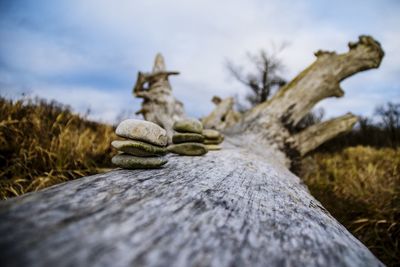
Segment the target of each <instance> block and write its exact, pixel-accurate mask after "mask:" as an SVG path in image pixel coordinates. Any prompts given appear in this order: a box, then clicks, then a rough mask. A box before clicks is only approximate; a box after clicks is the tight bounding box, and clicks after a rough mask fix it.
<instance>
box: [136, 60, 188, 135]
mask: <svg viewBox="0 0 400 267" xmlns="http://www.w3.org/2000/svg"><path fill="white" fill-rule="evenodd" d="M177 74H179V72H176V71H167V70H166V67H165V62H164V58H163V56H162V55H161V54H157V56H156V58H155V60H154V66H153V71H152V72H151V73H142V72H139V73H138V77H137V81H136V84H135V86H134V88H133V94H134V95H135V96H136V97H139V98H143V102H142V108H141V110H139V111H138V112H137V114H142V115H143V117H144V118H145V119H146V120H148V121H151V122H154V123H157V124H158V125H160V126H161V127H163V128H164V129H165V130H166V131H167V134H168V138H169V141H170V142H171V139H172V135H173V129H172V126H173V124H174V122H175V121H177V120H180V119H182V118H184V117H185V111H184V108H183V104H182V102H180V101H179V100H177V99H176V98H175V97H174V96H173V94H172V88H171V84H170V83H169V80H168V78H169V76H170V75H177Z"/></svg>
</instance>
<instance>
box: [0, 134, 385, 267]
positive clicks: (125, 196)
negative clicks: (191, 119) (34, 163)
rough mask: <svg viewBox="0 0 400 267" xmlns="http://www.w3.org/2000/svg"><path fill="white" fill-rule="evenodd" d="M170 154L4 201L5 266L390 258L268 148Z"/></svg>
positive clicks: (0, 247) (363, 262) (329, 262)
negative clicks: (158, 162) (148, 166)
mask: <svg viewBox="0 0 400 267" xmlns="http://www.w3.org/2000/svg"><path fill="white" fill-rule="evenodd" d="M240 143H241V141H240V140H238V139H232V138H229V137H228V138H227V141H225V142H224V149H223V150H221V151H215V152H209V153H208V154H207V155H205V156H202V157H182V156H171V155H170V156H168V157H169V160H170V162H169V163H168V164H167V165H166V166H165V167H164V168H161V169H157V170H135V171H129V170H115V171H111V172H109V173H105V174H99V175H94V176H90V177H84V178H81V179H78V180H75V181H71V182H68V183H65V184H61V185H57V186H54V187H51V188H49V189H46V190H43V191H42V192H37V193H32V194H27V195H25V196H22V197H18V198H15V199H11V200H9V201H5V202H2V203H0V236H1V238H0V262H1V263H2V266H218V267H220V266H382V265H383V264H382V263H380V262H379V260H378V259H376V258H375V257H374V256H373V255H372V254H371V252H370V251H369V250H368V249H367V248H366V247H365V246H364V245H363V244H361V243H360V242H359V241H358V240H357V239H356V238H355V237H353V236H352V235H351V234H350V233H349V232H348V231H347V230H346V229H345V228H344V227H343V226H342V225H340V224H339V223H338V222H337V221H336V220H335V219H334V218H333V217H332V216H331V215H330V214H329V213H328V212H327V211H326V210H325V209H324V208H323V207H322V206H321V204H320V203H319V202H318V201H316V200H315V199H314V198H313V197H312V196H311V195H310V194H309V193H308V191H307V189H306V188H305V187H304V186H303V185H302V183H301V181H300V179H299V178H298V177H296V176H295V175H293V174H292V173H291V172H289V171H288V170H287V169H286V168H285V167H284V166H283V165H280V164H279V163H277V162H275V161H274V157H273V156H272V155H269V154H268V151H267V150H265V149H264V148H262V147H260V146H258V145H254V146H251V145H249V144H247V148H241V147H240V146H238V145H235V144H240Z"/></svg>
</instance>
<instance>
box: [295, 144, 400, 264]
mask: <svg viewBox="0 0 400 267" xmlns="http://www.w3.org/2000/svg"><path fill="white" fill-rule="evenodd" d="M303 165H304V166H305V167H304V170H303V173H302V174H301V176H302V178H303V179H304V181H305V183H306V184H307V185H308V187H309V189H310V191H311V193H312V195H313V196H315V197H316V198H317V199H318V200H319V201H320V202H321V203H322V204H323V205H324V206H325V207H326V208H327V209H328V210H329V211H330V212H331V214H332V215H333V216H334V217H335V218H336V219H337V220H338V221H340V222H341V223H342V224H343V225H344V226H346V227H347V228H348V229H349V230H350V231H351V232H352V233H353V234H354V235H355V236H356V237H357V238H358V239H360V240H361V241H362V242H363V243H364V244H365V245H366V246H367V247H368V248H369V249H370V250H371V251H372V252H373V253H374V254H375V255H376V256H377V257H378V258H379V259H381V260H382V261H383V262H385V263H386V264H387V265H388V266H397V264H399V263H400V149H398V148H397V149H391V148H381V149H376V148H371V147H363V146H357V147H349V148H345V149H343V150H342V151H338V152H331V153H315V154H314V155H312V156H311V158H308V159H306V160H305V161H304V164H303Z"/></svg>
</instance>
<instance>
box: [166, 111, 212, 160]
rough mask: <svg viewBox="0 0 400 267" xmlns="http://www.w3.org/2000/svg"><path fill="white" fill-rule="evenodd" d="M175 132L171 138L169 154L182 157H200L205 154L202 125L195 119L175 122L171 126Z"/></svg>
mask: <svg viewBox="0 0 400 267" xmlns="http://www.w3.org/2000/svg"><path fill="white" fill-rule="evenodd" d="M173 129H174V130H175V131H176V132H175V133H174V135H173V136H172V143H173V144H172V145H170V146H168V151H169V152H171V153H175V154H179V155H184V156H201V155H204V154H206V153H207V149H206V147H205V145H204V144H203V142H204V136H203V135H202V132H203V124H202V123H201V122H200V121H199V120H196V119H192V118H188V119H183V120H180V121H177V122H175V123H174V125H173Z"/></svg>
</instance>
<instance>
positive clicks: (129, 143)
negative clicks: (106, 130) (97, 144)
mask: <svg viewBox="0 0 400 267" xmlns="http://www.w3.org/2000/svg"><path fill="white" fill-rule="evenodd" d="M115 133H116V134H117V135H118V136H120V137H123V138H126V139H125V140H116V141H113V142H112V143H111V145H112V146H113V147H114V148H116V149H117V150H118V151H119V152H120V153H119V154H117V155H116V156H114V157H113V158H112V160H111V161H112V163H113V164H115V165H116V166H118V167H121V168H124V169H153V168H159V167H161V166H162V165H164V164H166V163H167V161H168V160H167V159H166V158H165V157H163V156H164V155H165V154H166V153H167V149H166V146H167V144H168V137H167V132H166V131H165V130H164V129H163V128H161V127H160V126H158V125H157V124H155V123H152V122H149V121H143V120H136V119H128V120H124V121H122V122H121V123H120V124H119V125H118V127H117V129H116V130H115Z"/></svg>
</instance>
